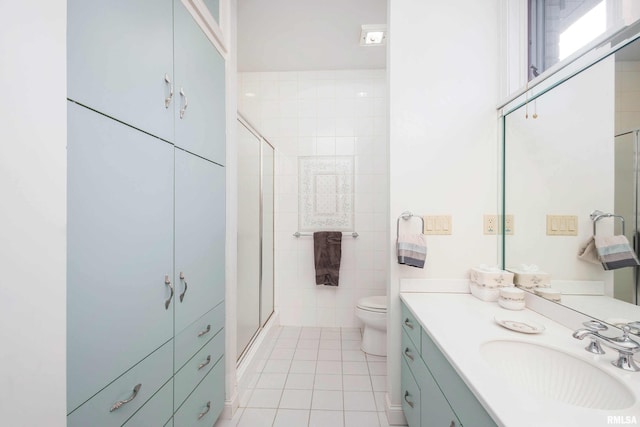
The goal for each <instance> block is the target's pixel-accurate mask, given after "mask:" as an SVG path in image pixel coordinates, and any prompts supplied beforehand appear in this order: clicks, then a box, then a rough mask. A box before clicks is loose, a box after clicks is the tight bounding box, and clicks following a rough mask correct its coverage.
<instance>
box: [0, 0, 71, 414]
mask: <svg viewBox="0 0 640 427" xmlns="http://www.w3.org/2000/svg"><path fill="white" fill-rule="evenodd" d="M0 58H2V60H1V61H2V65H1V66H0V81H2V83H3V84H2V86H3V90H2V97H1V98H0V198H1V200H2V205H1V207H0V242H2V244H1V245H0V270H1V271H2V285H1V286H0V325H2V327H0V341H1V342H2V350H1V351H0V369H1V371H0V424H2V425H6V426H45V425H46V426H54V427H55V426H65V425H66V382H65V381H66V327H65V318H66V226H65V223H66V148H65V147H66V128H67V123H66V121H67V120H66V116H67V109H66V100H65V99H66V92H67V90H66V2H65V1H64V0H40V1H31V2H1V3H0Z"/></svg>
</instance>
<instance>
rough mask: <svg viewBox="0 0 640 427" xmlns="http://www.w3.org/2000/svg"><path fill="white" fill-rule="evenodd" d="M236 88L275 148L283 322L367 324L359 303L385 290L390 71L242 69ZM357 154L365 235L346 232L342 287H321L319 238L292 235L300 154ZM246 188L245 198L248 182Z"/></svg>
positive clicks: (358, 203) (359, 219)
mask: <svg viewBox="0 0 640 427" xmlns="http://www.w3.org/2000/svg"><path fill="white" fill-rule="evenodd" d="M238 90H239V93H238V98H239V100H238V109H239V111H240V112H241V114H243V115H244V116H245V118H246V119H247V120H249V121H250V122H251V123H252V124H253V125H254V126H255V127H256V128H257V129H258V130H259V131H260V132H261V133H262V134H263V135H264V136H265V137H266V138H267V139H268V140H269V141H270V142H271V143H272V144H273V145H274V146H275V147H276V178H275V181H276V183H275V185H276V189H275V193H276V200H275V218H276V219H275V232H276V236H275V293H276V295H275V298H276V301H275V304H276V309H277V310H279V312H280V321H281V323H282V324H283V325H294V326H324V327H331V326H339V327H353V326H360V324H359V322H358V320H357V319H356V317H355V314H354V310H355V305H356V302H357V300H358V299H359V298H361V297H363V296H368V295H385V294H386V289H387V283H386V282H387V276H388V256H387V243H386V242H387V241H388V238H387V233H388V225H387V224H388V222H389V221H388V205H389V196H388V161H387V142H386V141H387V137H386V134H387V130H386V117H387V116H386V106H387V99H386V93H387V88H386V71H385V70H343V71H304V72H265V73H248V72H247V73H239V80H238ZM351 155H352V156H354V160H355V177H354V178H355V231H357V232H358V234H359V237H358V238H355V239H354V238H352V237H350V236H348V235H345V236H344V237H343V243H342V262H341V268H340V285H339V286H338V287H326V286H317V285H316V284H315V270H314V264H313V238H312V237H299V238H296V237H293V233H295V232H296V231H297V230H298V156H351ZM238 189H239V191H240V195H239V197H242V182H239V183H238ZM394 232H395V230H394ZM240 268H241V266H240Z"/></svg>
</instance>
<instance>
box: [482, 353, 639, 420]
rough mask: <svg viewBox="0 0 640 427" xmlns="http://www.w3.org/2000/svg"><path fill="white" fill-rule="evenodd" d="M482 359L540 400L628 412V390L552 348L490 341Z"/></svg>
mask: <svg viewBox="0 0 640 427" xmlns="http://www.w3.org/2000/svg"><path fill="white" fill-rule="evenodd" d="M480 353H481V354H482V357H483V358H484V359H485V360H486V361H487V362H488V363H489V365H491V366H492V367H493V369H495V370H496V371H497V372H499V373H500V374H501V375H502V376H503V377H504V378H505V379H506V381H508V382H509V383H511V384H512V385H516V386H518V387H520V388H522V389H524V390H526V391H528V392H530V393H531V394H534V395H536V396H538V397H544V398H548V399H553V400H556V401H559V402H563V403H567V404H569V405H575V406H580V407H584V408H591V409H607V410H613V409H625V408H628V407H630V406H632V405H633V404H634V403H635V398H634V396H633V394H632V393H631V391H630V390H629V388H627V386H626V385H625V384H624V383H622V382H621V381H619V380H618V379H617V378H615V377H613V376H611V375H610V374H608V373H607V372H606V371H604V370H603V369H601V368H599V367H597V366H595V365H592V364H590V363H588V362H586V361H584V360H581V359H579V358H577V357H574V356H571V355H570V354H568V353H564V352H562V351H559V350H555V349H553V348H551V347H546V346H542V345H538V344H532V343H527V342H522V341H508V340H501V341H489V342H487V343H484V344H482V346H481V348H480Z"/></svg>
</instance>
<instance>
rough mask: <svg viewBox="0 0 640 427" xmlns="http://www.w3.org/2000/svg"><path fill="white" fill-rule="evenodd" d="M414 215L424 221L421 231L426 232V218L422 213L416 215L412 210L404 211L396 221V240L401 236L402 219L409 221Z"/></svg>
mask: <svg viewBox="0 0 640 427" xmlns="http://www.w3.org/2000/svg"><path fill="white" fill-rule="evenodd" d="M414 216H415V217H418V218H420V221H421V222H422V228H421V229H420V233H423V232H424V218H423V217H422V216H421V215H414V214H412V213H411V212H410V211H404V212H402V213H401V214H400V216H399V217H398V220H397V221H396V240H397V239H398V237H400V219H403V220H405V221H408V220H409V219H411V218H412V217H414Z"/></svg>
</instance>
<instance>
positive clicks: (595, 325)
mask: <svg viewBox="0 0 640 427" xmlns="http://www.w3.org/2000/svg"><path fill="white" fill-rule="evenodd" d="M583 325H584V326H585V327H586V328H587V329H589V330H590V331H594V332H595V331H597V332H602V331H606V330H607V329H609V328H608V327H607V325H605V324H604V323H602V322H600V321H598V320H589V321H588V322H584V323H583Z"/></svg>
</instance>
